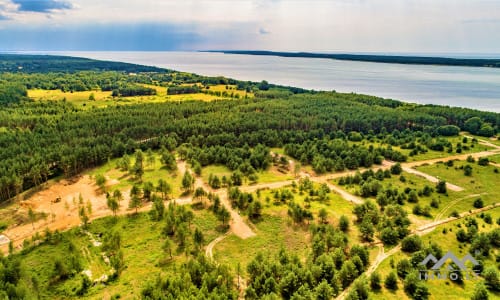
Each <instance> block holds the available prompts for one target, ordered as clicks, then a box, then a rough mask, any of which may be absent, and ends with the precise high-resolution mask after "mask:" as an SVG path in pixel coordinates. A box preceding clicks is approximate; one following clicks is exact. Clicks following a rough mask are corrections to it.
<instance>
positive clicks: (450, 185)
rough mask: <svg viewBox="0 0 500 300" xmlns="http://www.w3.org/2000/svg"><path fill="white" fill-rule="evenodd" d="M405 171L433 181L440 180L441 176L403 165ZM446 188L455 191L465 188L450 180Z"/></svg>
mask: <svg viewBox="0 0 500 300" xmlns="http://www.w3.org/2000/svg"><path fill="white" fill-rule="evenodd" d="M403 171H405V172H406V173H410V174H413V175H417V176H419V177H423V178H425V179H427V180H428V181H430V182H432V183H438V182H439V178H437V177H435V176H432V175H429V174H427V173H424V172H420V171H418V170H415V169H412V168H408V167H403ZM446 188H447V189H449V190H451V191H454V192H461V191H463V190H464V189H463V188H462V187H459V186H458V185H454V184H452V183H449V182H447V183H446Z"/></svg>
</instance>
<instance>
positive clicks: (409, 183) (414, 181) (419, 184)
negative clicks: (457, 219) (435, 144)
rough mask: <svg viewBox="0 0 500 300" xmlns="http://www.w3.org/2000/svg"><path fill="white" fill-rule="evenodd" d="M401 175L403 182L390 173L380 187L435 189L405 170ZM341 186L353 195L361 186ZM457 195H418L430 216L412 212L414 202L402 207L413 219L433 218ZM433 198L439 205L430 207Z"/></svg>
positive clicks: (433, 185)
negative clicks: (427, 208)
mask: <svg viewBox="0 0 500 300" xmlns="http://www.w3.org/2000/svg"><path fill="white" fill-rule="evenodd" d="M401 175H403V176H404V178H405V179H406V181H405V182H402V181H401V180H400V175H392V177H391V178H385V179H384V180H383V181H381V182H380V183H381V185H382V187H383V188H382V189H383V190H386V189H397V190H398V192H399V193H404V190H405V189H407V188H410V189H413V190H416V191H421V190H422V189H423V188H424V187H425V186H429V187H431V188H433V189H434V190H435V186H436V184H434V183H432V182H430V181H428V180H427V179H425V178H422V177H420V176H417V175H414V174H410V173H407V172H403V173H402V174H401ZM333 182H334V183H335V184H338V182H339V179H336V180H334V181H333ZM341 188H343V189H345V190H346V191H348V192H350V193H351V194H354V195H359V194H360V190H361V187H360V186H359V185H355V184H350V185H344V186H341ZM457 197H461V196H460V195H458V194H457V193H456V192H452V191H450V192H448V194H438V193H436V192H435V191H434V192H433V193H432V194H431V195H430V196H424V195H422V196H419V197H418V205H420V206H421V207H426V206H428V207H430V213H431V217H425V216H417V215H414V214H413V208H414V206H415V205H416V203H409V202H407V201H406V203H405V204H404V205H403V208H404V209H405V211H406V212H407V213H408V214H409V215H412V216H413V217H412V218H413V220H420V221H425V220H427V221H429V220H431V219H433V218H434V217H435V216H436V215H437V214H438V213H439V212H440V211H441V210H442V208H443V207H444V206H446V205H447V204H448V203H450V202H452V201H453V200H454V199H457ZM367 199H372V200H373V201H376V197H368V198H367ZM433 199H435V200H437V202H438V203H439V207H437V208H435V207H431V205H430V204H431V201H432V200H433ZM418 223H419V222H416V224H412V226H411V227H412V228H414V227H415V226H418V225H419V224H418Z"/></svg>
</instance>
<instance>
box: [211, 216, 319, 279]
mask: <svg viewBox="0 0 500 300" xmlns="http://www.w3.org/2000/svg"><path fill="white" fill-rule="evenodd" d="M261 218H262V220H261V221H259V222H257V223H256V224H255V232H256V234H257V235H256V236H254V237H250V238H247V239H245V240H242V239H240V238H239V237H237V236H235V235H233V234H231V235H230V236H228V237H227V238H226V239H224V240H222V241H221V242H219V243H218V244H217V245H216V246H215V247H214V249H213V254H214V259H215V260H216V261H217V262H220V263H222V264H227V265H229V266H231V267H232V268H233V270H237V266H238V264H240V268H241V272H242V274H244V273H245V270H246V266H247V264H248V263H249V262H250V261H251V259H252V258H253V257H254V256H255V255H256V254H257V253H258V252H262V253H265V254H266V255H268V256H269V257H272V256H274V255H275V254H276V253H277V252H278V251H279V250H280V249H281V248H285V249H287V250H289V251H291V252H293V253H296V254H298V255H299V257H302V258H305V256H306V254H307V253H308V251H309V247H310V246H309V241H308V240H309V233H308V231H307V229H305V228H304V227H302V226H293V225H292V224H291V221H290V220H288V218H287V217H286V215H278V214H264V215H263V216H262V217H261Z"/></svg>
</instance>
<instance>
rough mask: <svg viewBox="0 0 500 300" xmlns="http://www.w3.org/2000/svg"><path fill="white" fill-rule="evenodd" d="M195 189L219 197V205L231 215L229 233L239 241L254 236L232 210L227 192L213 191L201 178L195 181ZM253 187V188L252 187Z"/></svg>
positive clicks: (238, 215) (221, 190)
mask: <svg viewBox="0 0 500 300" xmlns="http://www.w3.org/2000/svg"><path fill="white" fill-rule="evenodd" d="M195 187H201V188H203V189H204V190H205V191H209V192H211V193H214V194H216V195H218V196H219V198H220V202H221V204H222V205H223V206H224V207H225V208H226V209H227V210H228V211H229V214H230V215H231V220H230V221H229V226H230V227H231V231H232V232H233V233H234V234H235V235H236V236H238V237H239V238H241V239H247V238H249V237H252V236H255V232H253V230H252V229H251V228H250V226H248V224H247V223H246V222H245V220H244V219H243V218H242V217H241V215H240V214H239V213H238V212H237V211H236V210H234V209H233V207H232V206H231V203H230V201H229V198H228V195H227V190H225V189H219V190H214V189H212V188H211V187H210V186H209V185H208V184H206V183H205V182H204V181H203V180H202V178H201V177H197V178H196V179H195ZM252 187H255V186H252Z"/></svg>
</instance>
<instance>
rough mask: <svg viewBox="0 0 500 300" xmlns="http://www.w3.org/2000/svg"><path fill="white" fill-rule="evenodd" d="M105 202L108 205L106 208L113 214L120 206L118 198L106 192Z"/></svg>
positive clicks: (114, 214)
mask: <svg viewBox="0 0 500 300" xmlns="http://www.w3.org/2000/svg"><path fill="white" fill-rule="evenodd" d="M106 204H107V205H108V208H109V209H110V210H111V211H112V212H113V216H116V212H117V211H118V209H119V208H120V203H119V202H118V200H117V199H116V198H115V197H113V196H111V195H109V194H106Z"/></svg>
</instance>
